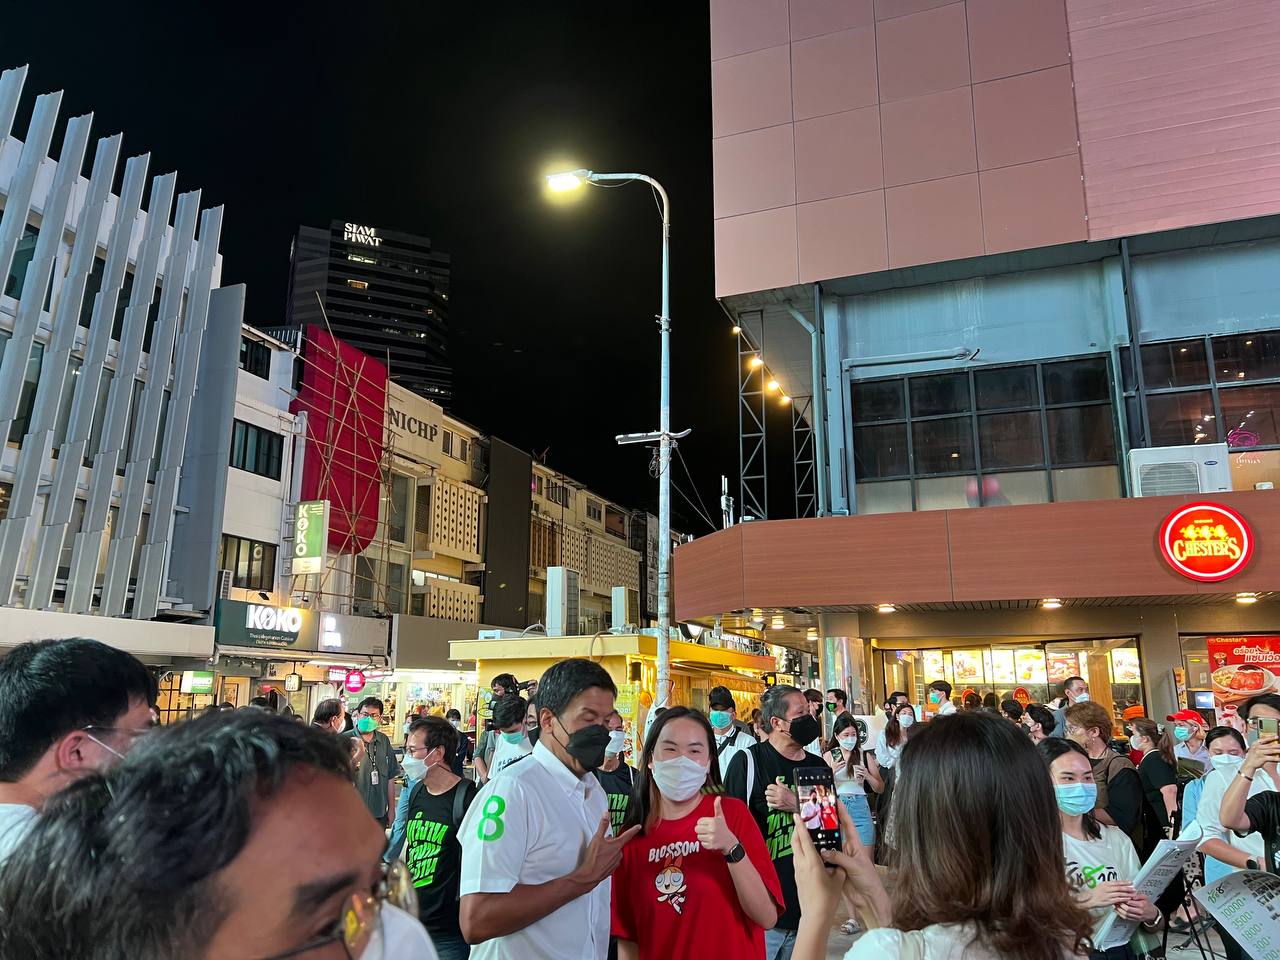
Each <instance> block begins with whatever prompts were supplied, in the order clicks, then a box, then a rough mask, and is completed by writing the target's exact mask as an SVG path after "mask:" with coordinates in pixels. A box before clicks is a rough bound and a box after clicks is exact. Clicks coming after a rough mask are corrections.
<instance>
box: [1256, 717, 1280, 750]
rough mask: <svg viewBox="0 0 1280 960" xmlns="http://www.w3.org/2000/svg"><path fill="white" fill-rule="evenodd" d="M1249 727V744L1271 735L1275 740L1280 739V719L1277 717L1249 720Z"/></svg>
mask: <svg viewBox="0 0 1280 960" xmlns="http://www.w3.org/2000/svg"><path fill="white" fill-rule="evenodd" d="M1248 729H1249V736H1248V740H1249V745H1250V746H1252V745H1253V744H1255V743H1257V742H1258V739H1259V738H1260V737H1271V738H1272V739H1273V740H1275V739H1280V720H1277V719H1276V718H1275V717H1258V718H1257V719H1253V720H1250V721H1249V722H1248Z"/></svg>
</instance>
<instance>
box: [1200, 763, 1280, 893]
mask: <svg viewBox="0 0 1280 960" xmlns="http://www.w3.org/2000/svg"><path fill="white" fill-rule="evenodd" d="M1239 770H1240V768H1239V767H1232V768H1231V769H1229V770H1214V771H1212V772H1211V773H1208V774H1206V775H1205V778H1204V788H1203V790H1202V792H1201V794H1200V803H1199V804H1198V805H1197V806H1196V818H1195V820H1193V821H1192V822H1191V823H1188V824H1186V825H1185V826H1184V827H1183V828H1182V836H1181V837H1180V838H1179V839H1183V840H1186V839H1189V838H1191V837H1194V836H1195V835H1196V831H1197V830H1203V831H1204V840H1221V841H1223V842H1224V843H1227V844H1229V845H1231V846H1233V847H1235V848H1236V849H1237V850H1244V851H1245V852H1246V853H1248V854H1249V856H1251V857H1253V858H1254V859H1256V860H1257V861H1259V862H1262V861H1263V860H1264V859H1266V856H1267V846H1266V841H1264V840H1263V839H1262V834H1260V833H1251V834H1249V835H1248V836H1246V837H1241V836H1237V835H1236V832H1235V831H1234V830H1228V829H1227V828H1226V827H1224V826H1223V825H1222V820H1221V813H1222V797H1223V794H1225V793H1226V792H1227V787H1229V786H1231V781H1232V780H1234V779H1235V776H1236V773H1237V772H1239ZM1275 789H1276V785H1275V784H1274V783H1272V782H1271V778H1270V777H1269V776H1267V772H1266V771H1265V770H1259V771H1258V772H1257V773H1255V774H1254V775H1253V783H1251V784H1249V796H1251V797H1254V796H1257V795H1258V794H1260V793H1266V792H1267V791H1268V790H1275ZM1202 843H1203V841H1202ZM1228 869H1230V870H1235V869H1237V868H1236V867H1228Z"/></svg>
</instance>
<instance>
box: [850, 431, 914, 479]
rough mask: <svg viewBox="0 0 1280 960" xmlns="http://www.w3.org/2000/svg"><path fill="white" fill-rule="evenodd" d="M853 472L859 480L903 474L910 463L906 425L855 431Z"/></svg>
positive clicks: (907, 471)
mask: <svg viewBox="0 0 1280 960" xmlns="http://www.w3.org/2000/svg"><path fill="white" fill-rule="evenodd" d="M853 450H854V458H853V459H854V467H853V468H854V472H855V474H856V476H857V477H858V479H864V478H870V477H904V476H906V475H907V474H908V473H910V472H911V470H910V467H909V466H908V462H907V426H906V424H904V423H896V424H886V425H884V426H875V427H855V428H854V430H853Z"/></svg>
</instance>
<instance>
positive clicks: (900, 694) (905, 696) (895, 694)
mask: <svg viewBox="0 0 1280 960" xmlns="http://www.w3.org/2000/svg"><path fill="white" fill-rule="evenodd" d="M899 697H901V698H902V699H903V700H907V701H910V700H911V695H910V694H908V693H907V691H905V690H895V691H893V693H891V694H889V699H888V700H886V701H885V703H893V702H894V701H896V700H897V699H898V698H899Z"/></svg>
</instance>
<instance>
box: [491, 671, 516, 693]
mask: <svg viewBox="0 0 1280 960" xmlns="http://www.w3.org/2000/svg"><path fill="white" fill-rule="evenodd" d="M518 686H520V684H519V683H517V682H516V675H515V674H514V673H500V674H498V675H497V676H496V677H494V678H493V679H492V680H491V681H490V682H489V689H490V690H492V689H493V688H494V687H501V688H502V689H503V691H505V692H506V693H516V692H517V691H516V688H517V687H518Z"/></svg>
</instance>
